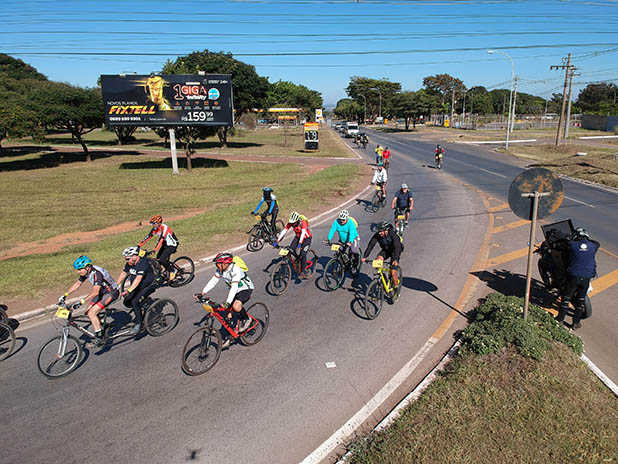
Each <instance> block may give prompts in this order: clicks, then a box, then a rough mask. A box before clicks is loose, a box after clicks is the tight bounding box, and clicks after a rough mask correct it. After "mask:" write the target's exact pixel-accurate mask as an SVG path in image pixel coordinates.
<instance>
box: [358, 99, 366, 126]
mask: <svg viewBox="0 0 618 464" xmlns="http://www.w3.org/2000/svg"><path fill="white" fill-rule="evenodd" d="M359 95H360V96H361V97H363V98H364V99H365V117H364V118H363V124H367V97H365V96H364V95H361V94H359Z"/></svg>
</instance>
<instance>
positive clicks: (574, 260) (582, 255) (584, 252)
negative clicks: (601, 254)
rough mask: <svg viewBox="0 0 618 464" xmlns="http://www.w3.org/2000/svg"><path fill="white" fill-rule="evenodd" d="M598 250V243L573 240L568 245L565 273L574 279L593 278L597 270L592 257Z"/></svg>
mask: <svg viewBox="0 0 618 464" xmlns="http://www.w3.org/2000/svg"><path fill="white" fill-rule="evenodd" d="M598 249H599V242H596V241H594V240H574V241H572V242H571V243H569V264H568V266H567V273H568V274H569V275H572V276H574V277H584V278H591V277H594V276H595V274H596V269H597V265H596V261H595V259H594V255H595V254H596V252H597V250H598Z"/></svg>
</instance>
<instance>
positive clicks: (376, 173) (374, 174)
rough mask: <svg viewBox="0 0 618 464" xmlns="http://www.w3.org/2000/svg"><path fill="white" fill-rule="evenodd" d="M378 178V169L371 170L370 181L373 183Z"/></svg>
mask: <svg viewBox="0 0 618 464" xmlns="http://www.w3.org/2000/svg"><path fill="white" fill-rule="evenodd" d="M377 179H378V171H377V170H376V171H373V179H371V183H372V184H375V183H376V180H377Z"/></svg>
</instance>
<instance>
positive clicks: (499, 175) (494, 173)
mask: <svg viewBox="0 0 618 464" xmlns="http://www.w3.org/2000/svg"><path fill="white" fill-rule="evenodd" d="M479 169H480V170H481V171H485V172H488V173H489V174H493V175H494V176H498V177H503V178H505V179H506V176H503V175H502V174H498V173H497V172H493V171H490V170H488V169H483V168H479Z"/></svg>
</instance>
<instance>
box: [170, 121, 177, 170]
mask: <svg viewBox="0 0 618 464" xmlns="http://www.w3.org/2000/svg"><path fill="white" fill-rule="evenodd" d="M170 149H171V150H172V172H173V173H174V174H179V172H178V157H177V156H176V132H175V131H174V129H170Z"/></svg>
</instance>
